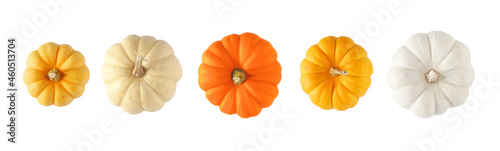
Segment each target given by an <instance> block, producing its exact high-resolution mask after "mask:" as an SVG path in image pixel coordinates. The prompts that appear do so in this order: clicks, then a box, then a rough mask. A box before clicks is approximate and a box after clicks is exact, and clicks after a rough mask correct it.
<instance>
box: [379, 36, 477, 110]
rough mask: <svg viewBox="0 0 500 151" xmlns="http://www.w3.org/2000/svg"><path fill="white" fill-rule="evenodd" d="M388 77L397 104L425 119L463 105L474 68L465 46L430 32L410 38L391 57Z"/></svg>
mask: <svg viewBox="0 0 500 151" xmlns="http://www.w3.org/2000/svg"><path fill="white" fill-rule="evenodd" d="M387 77H388V82H389V86H390V87H391V88H392V89H393V98H394V100H396V102H397V104H399V105H400V106H402V107H404V108H407V109H409V110H411V112H413V113H414V114H415V115H417V116H418V117H422V118H428V117H431V116H433V115H440V114H443V113H444V112H445V111H446V110H447V109H448V108H450V107H456V106H459V105H462V104H464V103H465V101H466V100H467V96H468V95H469V87H470V86H471V84H472V80H473V79H474V69H473V68H472V65H471V56H470V52H469V49H468V48H467V46H465V45H464V44H463V43H461V42H460V41H456V40H455V39H453V37H451V36H450V35H448V34H447V33H444V32H441V31H433V32H430V33H427V34H422V33H420V34H415V35H413V36H411V37H410V38H409V39H408V41H406V44H404V46H402V47H401V48H399V49H398V50H397V51H396V53H395V54H394V58H393V60H392V67H391V68H390V70H389V72H388V76H387Z"/></svg>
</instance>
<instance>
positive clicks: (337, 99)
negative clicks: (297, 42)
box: [300, 36, 373, 111]
mask: <svg viewBox="0 0 500 151" xmlns="http://www.w3.org/2000/svg"><path fill="white" fill-rule="evenodd" d="M300 73H301V76H300V85H301V86H302V90H303V91H304V92H305V93H307V94H309V98H310V99H311V101H312V102H313V103H314V104H315V105H317V106H318V107H320V108H322V109H325V110H330V109H332V108H335V109H336V110H339V111H344V110H346V109H349V108H352V107H354V106H356V104H357V103H358V100H359V98H360V97H362V96H364V95H365V93H366V91H367V90H368V88H369V87H370V83H371V78H370V76H371V75H372V73H373V66H372V63H371V61H370V59H368V57H367V53H366V51H365V49H363V47H361V46H360V45H357V44H355V43H354V42H353V41H352V40H351V38H349V37H338V38H337V37H334V36H329V37H325V38H323V39H321V40H320V41H319V42H318V44H315V45H313V46H311V47H310V48H309V50H307V52H306V58H305V59H304V60H303V61H302V63H301V64H300Z"/></svg>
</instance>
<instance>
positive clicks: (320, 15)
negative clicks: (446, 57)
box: [0, 0, 500, 151]
mask: <svg viewBox="0 0 500 151" xmlns="http://www.w3.org/2000/svg"><path fill="white" fill-rule="evenodd" d="M228 1H229V2H228ZM40 2H42V3H46V2H52V3H54V4H56V5H57V6H58V7H56V9H54V7H52V6H51V10H49V11H46V10H44V9H43V7H44V6H43V5H40V4H38V2H36V1H8V2H6V1H2V2H1V3H0V16H1V18H0V20H1V22H0V27H1V28H0V30H1V33H0V34H1V35H2V38H3V39H2V41H4V40H5V41H6V37H8V36H12V35H15V36H17V37H18V39H21V38H22V39H24V41H23V42H19V44H18V47H19V58H18V59H19V63H18V67H17V70H18V74H19V75H20V76H19V79H18V84H19V93H20V97H19V102H18V109H19V110H18V125H19V127H18V135H17V137H18V138H17V139H18V140H17V141H18V143H17V144H11V143H9V142H7V141H6V134H5V132H6V129H7V127H6V126H5V125H4V123H6V122H7V114H6V109H7V100H6V99H5V96H2V97H1V98H2V99H1V100H2V103H0V108H1V109H0V119H1V121H0V123H1V125H3V126H2V128H0V130H1V136H0V138H2V140H1V141H0V150H2V151H6V150H51V151H58V150H61V151H73V150H75V151H76V150H131V151H132V150H238V149H239V147H241V148H240V149H246V150H249V151H250V150H261V149H264V150H419V149H422V148H420V147H419V145H418V143H421V142H424V143H425V144H426V146H425V148H427V149H436V150H500V146H499V145H498V142H499V141H500V130H499V128H500V122H499V120H500V110H499V109H498V107H500V103H499V101H498V99H499V95H498V92H499V90H500V87H499V86H498V85H497V86H496V87H495V86H492V83H491V82H486V83H484V82H483V83H481V82H480V80H479V79H488V77H489V76H490V77H492V78H493V81H496V82H497V83H498V82H500V78H499V74H500V72H499V68H498V65H500V60H499V59H498V56H499V54H500V53H499V48H498V47H497V46H498V45H497V44H498V43H499V42H500V37H499V36H498V35H500V29H499V27H500V22H499V17H500V15H499V14H500V9H498V6H500V4H499V3H498V2H496V3H491V2H492V1H483V2H479V1H474V2H471V3H466V2H458V1H452V0H449V1H435V0H423V1H417V0H413V1H411V0H381V1H369V0H365V1H355V0H351V1H340V0H336V1H326V0H324V1H318V0H308V1H300V2H299V1H279V2H278V1H269V0H254V1H243V0H191V1H163V2H153V1H141V2H129V1H97V0H93V1H91V0H87V1H76V0H66V1H62V0H61V1H55V0H41V1H40ZM214 4H218V5H225V6H224V7H223V9H224V8H225V9H227V10H226V11H224V12H223V13H218V12H217V9H216V8H215V7H214ZM394 5H396V6H397V7H395V11H394V10H393V8H392V7H391V6H394ZM391 10H392V11H391ZM52 12H53V13H52ZM384 12H385V13H389V17H390V18H389V19H388V18H384V19H385V21H382V22H381V21H377V17H375V16H376V15H375V16H374V15H373V14H383V13H384ZM33 16H42V17H38V21H35V22H38V23H39V24H34V25H33V26H34V27H35V28H36V31H35V32H31V33H29V34H26V33H23V31H22V30H23V26H26V24H31V23H34V21H33ZM43 16H47V18H43ZM384 17H387V16H384ZM40 22H41V23H40ZM366 27H369V28H368V30H367V29H366ZM377 27H378V28H377ZM356 29H359V30H360V31H361V32H359V31H357V30H356ZM433 30H442V31H445V32H447V33H449V34H450V35H452V36H453V37H454V38H455V39H457V40H460V41H462V42H463V43H465V44H466V45H467V46H468V47H469V48H470V51H471V54H472V64H473V67H474V68H475V70H476V77H475V80H474V83H473V85H472V86H471V88H470V97H469V100H468V101H467V103H468V104H466V106H467V107H465V106H461V107H458V108H454V109H452V110H448V111H447V113H446V116H443V115H440V116H434V117H432V118H429V119H422V118H418V117H416V116H415V115H413V114H412V113H411V112H410V111H409V110H406V109H404V108H402V107H399V106H398V105H397V104H396V103H395V101H394V100H393V99H392V97H391V95H392V90H391V89H390V88H389V86H388V84H387V78H386V76H387V71H388V69H389V67H390V63H391V59H392V56H393V54H394V52H395V51H396V50H397V48H399V47H400V46H402V45H403V44H404V42H405V41H406V40H407V38H408V37H409V36H411V35H413V34H415V33H426V32H429V31H433ZM243 32H253V33H257V34H258V35H260V36H261V37H262V38H264V39H267V40H268V41H270V42H271V43H272V44H273V46H274V47H275V49H276V50H277V51H278V61H279V62H280V63H281V65H282V67H283V72H282V75H283V77H282V81H281V83H280V84H279V90H280V94H279V96H278V97H277V98H276V100H275V102H274V104H273V105H272V106H271V107H269V108H266V109H264V110H263V111H262V112H261V113H260V115H259V116H257V117H254V118H249V119H242V118H240V117H238V116H237V115H226V114H224V113H222V112H220V111H219V108H218V107H217V106H214V105H212V104H211V103H210V102H209V101H208V100H207V99H206V98H205V95H204V91H203V90H201V89H200V88H199V86H198V82H197V80H198V74H197V71H198V66H199V65H200V63H201V55H202V53H203V51H205V49H206V48H208V46H209V45H210V44H211V43H212V42H214V41H216V40H220V39H221V38H223V37H224V36H226V35H229V34H232V33H237V34H241V33H243ZM360 33H364V34H368V35H367V37H368V39H365V41H363V40H360V39H359V38H357V39H354V40H355V42H357V43H360V44H361V45H362V46H363V47H364V48H365V49H366V50H367V52H368V57H369V58H370V59H371V61H372V62H373V66H374V67H373V68H374V72H373V75H372V84H371V87H370V89H369V90H368V92H367V93H366V95H365V96H364V97H362V98H361V99H360V101H359V103H358V105H357V106H356V107H354V108H352V109H349V110H347V111H344V112H341V111H336V110H322V109H320V108H319V107H317V106H315V105H314V104H313V103H311V101H310V100H309V97H308V95H307V94H305V93H304V92H303V91H302V89H301V86H300V82H299V77H300V71H299V67H300V62H301V61H302V59H304V57H305V52H306V50H307V49H308V48H309V47H310V46H311V45H313V44H315V43H317V42H318V41H319V40H320V39H321V38H323V37H326V36H330V35H332V36H342V35H343V36H349V37H355V36H357V35H359V34H360ZM130 34H137V35H141V36H142V35H151V36H154V37H156V38H157V39H162V40H165V41H167V42H168V43H169V44H170V45H171V46H172V47H173V48H174V51H175V55H176V56H177V57H178V58H179V60H180V62H181V66H182V69H183V77H182V78H181V80H180V81H179V82H178V85H177V92H176V94H175V96H174V98H173V99H172V100H171V101H170V102H167V103H166V104H165V106H164V107H163V108H162V109H161V110H159V111H157V112H153V113H150V112H143V113H141V114H138V115H133V116H128V114H127V113H124V112H123V111H121V109H120V108H115V107H114V106H113V105H112V104H111V103H110V101H109V100H108V99H107V96H106V93H105V88H106V86H105V84H104V83H103V81H102V78H101V67H102V65H103V62H104V54H105V52H106V50H107V49H108V48H109V47H110V46H111V45H112V44H114V43H118V42H120V41H121V40H122V39H123V38H125V37H126V36H127V35H130ZM46 42H56V43H58V44H63V43H66V44H69V45H71V46H72V47H73V48H75V49H76V50H78V51H81V52H82V53H83V54H84V55H85V58H86V65H87V66H88V67H89V69H90V81H89V82H88V84H87V85H86V90H85V92H84V94H83V96H82V97H81V98H78V99H75V100H74V101H73V103H71V104H70V105H68V106H65V107H55V106H50V107H45V106H42V105H40V104H38V103H37V101H36V99H35V98H32V97H31V96H30V95H29V94H28V93H27V88H26V85H25V84H24V83H23V82H22V76H21V75H22V72H23V71H24V69H25V60H26V57H27V55H28V54H29V52H31V51H33V50H35V49H36V48H38V46H40V45H42V44H44V43H46ZM5 43H6V42H2V45H1V47H4V48H2V50H5V49H6V48H5V47H6V45H5ZM0 54H1V57H0V62H1V63H0V70H1V73H2V74H1V78H0V84H1V86H0V87H1V89H4V90H2V92H5V87H6V85H7V78H6V64H5V63H6V51H2V52H1V53H0ZM486 87H492V88H493V89H491V90H492V91H490V90H488V89H487V88H486ZM1 94H2V95H4V94H5V93H1ZM478 94H479V95H481V96H480V97H481V98H480V99H476V101H471V99H470V98H471V97H474V96H475V98H479V96H478ZM485 94H486V95H489V96H487V97H484V96H482V95H485ZM283 112H286V114H289V116H293V118H285V119H282V118H280V116H279V114H283ZM101 122H106V123H108V124H110V125H111V127H112V128H111V129H110V130H109V129H101V128H99V125H100V123H101ZM270 125H272V126H270ZM275 127H278V129H276V128H275ZM104 131H105V132H104ZM88 132H90V133H93V134H94V135H92V138H91V140H89V138H88V137H87V136H85V135H84V133H88ZM97 133H99V134H100V135H98V134H97ZM269 134H270V135H269ZM434 134H436V135H440V137H438V138H433V137H432V135H434ZM100 136H102V137H100ZM4 138H5V139H4ZM95 138H98V139H97V141H92V140H94V139H95ZM99 138H102V139H99ZM252 139H256V140H257V142H258V145H257V146H253V145H251V144H249V143H250V141H249V140H252ZM86 146H90V147H91V148H85V147H86Z"/></svg>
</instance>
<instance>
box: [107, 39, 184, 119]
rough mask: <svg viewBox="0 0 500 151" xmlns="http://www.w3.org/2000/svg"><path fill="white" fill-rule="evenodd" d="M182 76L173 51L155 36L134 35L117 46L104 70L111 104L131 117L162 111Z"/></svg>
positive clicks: (109, 52)
mask: <svg viewBox="0 0 500 151" xmlns="http://www.w3.org/2000/svg"><path fill="white" fill-rule="evenodd" d="M181 76H182V69H181V66H180V63H179V60H177V58H176V57H175V55H174V51H173V49H172V47H170V45H169V44H168V43H167V42H165V41H163V40H156V39H155V38H154V37H151V36H142V37H139V36H137V35H130V36H128V37H126V38H125V39H123V41H122V42H121V43H117V44H114V45H113V46H111V47H110V48H109V49H108V51H107V52H106V56H105V59H104V66H103V67H102V78H103V80H104V83H105V84H106V85H107V90H106V93H107V95H108V98H109V100H110V101H111V103H113V104H114V105H116V106H120V107H121V108H122V109H123V110H124V111H126V112H128V113H131V114H137V113H140V112H142V111H148V112H153V111H157V110H159V109H161V108H162V107H163V105H164V104H165V102H167V101H169V100H170V99H172V97H173V96H174V93H175V88H176V84H177V81H179V79H180V78H181Z"/></svg>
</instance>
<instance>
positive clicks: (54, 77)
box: [47, 68, 61, 82]
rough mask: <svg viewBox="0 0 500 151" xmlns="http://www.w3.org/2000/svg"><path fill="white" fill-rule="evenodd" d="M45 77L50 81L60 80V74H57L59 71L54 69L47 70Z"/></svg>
mask: <svg viewBox="0 0 500 151" xmlns="http://www.w3.org/2000/svg"><path fill="white" fill-rule="evenodd" d="M47 77H48V78H49V80H50V81H54V82H57V81H59V79H61V73H60V72H59V70H57V69H56V68H54V69H51V70H49V72H48V73H47Z"/></svg>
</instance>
